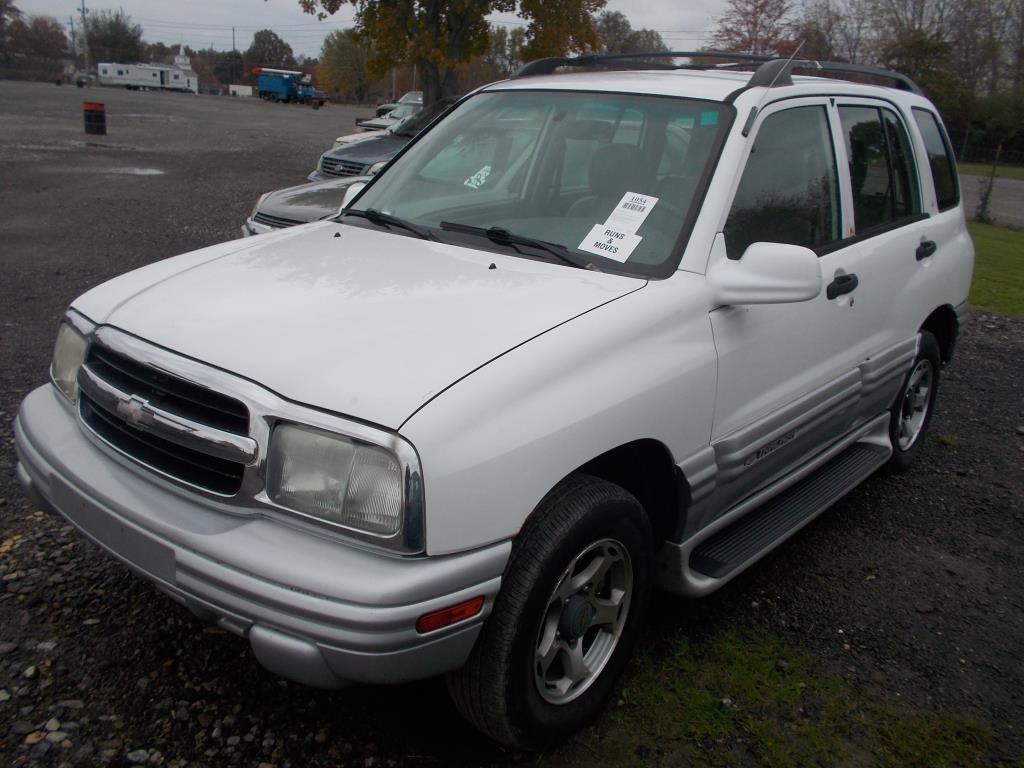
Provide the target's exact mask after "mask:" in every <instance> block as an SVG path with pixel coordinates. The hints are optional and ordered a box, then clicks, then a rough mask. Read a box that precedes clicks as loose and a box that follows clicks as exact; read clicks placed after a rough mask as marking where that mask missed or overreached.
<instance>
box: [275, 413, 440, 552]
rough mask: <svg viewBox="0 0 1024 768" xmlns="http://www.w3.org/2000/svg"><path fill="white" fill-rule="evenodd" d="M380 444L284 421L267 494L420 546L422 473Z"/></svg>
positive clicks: (404, 545) (396, 543)
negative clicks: (420, 484) (405, 463)
mask: <svg viewBox="0 0 1024 768" xmlns="http://www.w3.org/2000/svg"><path fill="white" fill-rule="evenodd" d="M406 469H407V468H403V462H402V461H401V460H400V459H399V458H398V457H397V456H396V455H395V454H394V453H392V452H391V451H388V450H386V449H384V448H382V447H378V446H374V445H367V444H365V443H361V442H356V441H354V440H350V439H349V438H347V437H345V436H343V435H338V434H334V433H330V432H323V431H321V430H318V429H312V428H309V427H300V426H297V425H294V424H281V425H279V426H278V427H277V428H276V429H275V430H274V434H273V437H272V438H271V441H270V456H269V459H268V466H267V495H268V496H269V497H270V500H271V501H273V502H274V503H275V504H278V505H280V506H282V507H286V508H288V509H291V510H294V511H296V512H299V513H302V514H304V515H309V516H311V517H315V518H317V519H319V520H323V521H326V522H328V523H333V524H335V525H340V526H343V527H345V528H349V529H352V530H354V531H357V532H360V533H363V534H367V535H368V537H371V538H374V539H384V540H393V541H390V542H381V543H385V544H387V545H388V546H393V547H395V548H399V549H403V550H407V551H412V550H416V549H417V548H419V547H421V546H422V541H421V539H422V525H421V521H420V516H421V514H422V512H421V509H420V506H421V504H420V502H421V499H420V494H419V492H418V488H419V472H418V469H417V470H416V471H415V472H408V471H406Z"/></svg>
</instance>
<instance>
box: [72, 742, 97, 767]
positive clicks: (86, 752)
mask: <svg viewBox="0 0 1024 768" xmlns="http://www.w3.org/2000/svg"><path fill="white" fill-rule="evenodd" d="M94 751H95V748H94V747H93V745H92V743H88V744H83V745H82V746H80V747H79V748H78V749H76V750H75V754H74V755H73V756H72V758H73V760H74V762H75V763H76V764H80V763H84V762H86V761H87V760H88V759H89V758H90V757H92V753H93V752H94Z"/></svg>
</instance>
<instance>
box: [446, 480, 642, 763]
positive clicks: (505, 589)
mask: <svg viewBox="0 0 1024 768" xmlns="http://www.w3.org/2000/svg"><path fill="white" fill-rule="evenodd" d="M652 561H653V540H652V534H651V529H650V524H649V522H648V519H647V516H646V514H645V513H644V511H643V508H642V507H641V506H640V504H639V503H638V502H637V500H636V499H635V498H633V497H632V496H631V495H630V494H628V493H627V492H626V491H624V490H623V489H622V488H620V487H618V486H616V485H613V484H612V483H608V482H606V481H604V480H600V479H598V478H594V477H588V476H578V477H572V478H569V479H567V480H565V481H563V482H562V483H560V484H559V485H558V486H557V487H556V488H555V489H554V490H552V491H551V493H549V494H548V495H547V497H545V499H544V500H543V501H542V502H541V504H540V505H539V507H538V508H537V511H536V512H535V513H534V514H533V516H531V518H530V520H529V521H528V522H527V524H526V526H524V528H523V530H522V532H521V533H520V535H519V536H518V537H517V539H516V542H515V544H514V546H513V550H512V556H511V558H510V560H509V564H508V567H507V568H506V571H505V576H504V578H503V583H502V588H501V592H500V593H499V595H498V597H497V600H496V601H495V604H494V609H493V611H492V613H491V616H490V617H489V618H488V620H487V622H486V624H485V625H484V628H483V631H482V632H481V635H480V638H479V639H478V640H477V644H476V646H475V647H474V649H473V653H472V655H471V656H470V659H469V661H468V662H467V664H466V665H465V666H464V667H463V668H462V669H460V670H458V671H456V672H453V673H451V674H450V675H449V676H448V689H449V691H450V692H451V695H452V698H453V700H454V701H455V704H456V706H457V707H458V709H459V711H460V712H462V714H463V716H465V717H466V719H468V720H469V721H470V722H471V723H473V725H475V726H476V727H477V728H479V729H480V730H481V731H483V732H484V733H486V734H487V735H488V736H490V737H492V738H494V739H496V740H497V741H500V742H502V743H504V744H507V745H509V746H512V747H516V748H519V749H541V748H543V747H545V746H547V745H549V744H551V743H553V742H555V741H557V740H559V739H562V738H564V737H566V736H568V735H569V734H571V733H573V732H574V731H576V730H578V729H579V728H581V727H582V726H583V725H585V724H586V723H587V722H588V721H589V720H591V719H592V718H593V717H594V716H595V715H597V714H598V713H599V712H600V711H601V709H602V708H603V706H604V705H605V703H606V702H607V701H608V699H609V698H610V696H611V695H612V693H613V692H614V689H615V685H616V681H617V679H618V677H619V675H620V674H621V672H622V670H623V668H624V667H625V665H626V662H627V661H628V660H629V656H630V653H631V652H632V649H633V646H634V644H635V642H636V638H637V632H638V628H639V626H640V623H641V621H642V618H643V614H644V609H645V604H646V602H647V598H648V596H649V594H650V589H651V579H652V571H651V565H652Z"/></svg>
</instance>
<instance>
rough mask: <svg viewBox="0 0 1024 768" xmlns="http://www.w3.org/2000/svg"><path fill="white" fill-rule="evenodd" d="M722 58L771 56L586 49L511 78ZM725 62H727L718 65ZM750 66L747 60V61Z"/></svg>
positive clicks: (669, 66)
mask: <svg viewBox="0 0 1024 768" xmlns="http://www.w3.org/2000/svg"><path fill="white" fill-rule="evenodd" d="M683 58H686V59H694V58H701V59H724V60H727V61H733V62H750V63H761V62H765V61H771V60H772V59H773V58H774V57H773V56H762V55H759V54H754V53H729V52H728V51H653V52H651V53H601V54H599V53H589V54H585V55H583V56H573V57H569V56H553V57H550V58H547V59H536V60H535V61H531V62H529V63H527V64H524V65H523V66H522V67H520V69H519V71H518V72H516V73H515V74H514V75H512V78H513V79H515V78H518V77H532V76H534V75H550V74H551V73H552V72H554V71H555V70H556V69H558V68H559V67H599V66H602V65H605V64H614V66H610V67H608V69H713V68H714V67H713V66H711V65H706V64H682V65H680V64H672V63H671V62H665V63H662V62H657V61H651V59H683ZM718 66H728V65H718ZM748 66H749V64H748Z"/></svg>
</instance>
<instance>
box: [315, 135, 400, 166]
mask: <svg viewBox="0 0 1024 768" xmlns="http://www.w3.org/2000/svg"><path fill="white" fill-rule="evenodd" d="M411 140H412V139H411V138H410V137H409V136H393V135H391V134H390V133H378V134H376V135H374V134H370V138H368V139H367V140H366V141H356V142H353V143H351V144H344V145H342V146H340V147H335V148H334V149H329V150H327V151H326V152H324V157H332V158H336V159H338V160H348V161H349V162H352V163H363V164H365V165H372V164H373V163H379V162H380V161H381V160H390V159H391V158H392V157H394V156H395V155H397V154H398V150H400V149H401V148H402V147H404V146H405V145H406V144H408V143H409V142H410V141H411Z"/></svg>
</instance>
